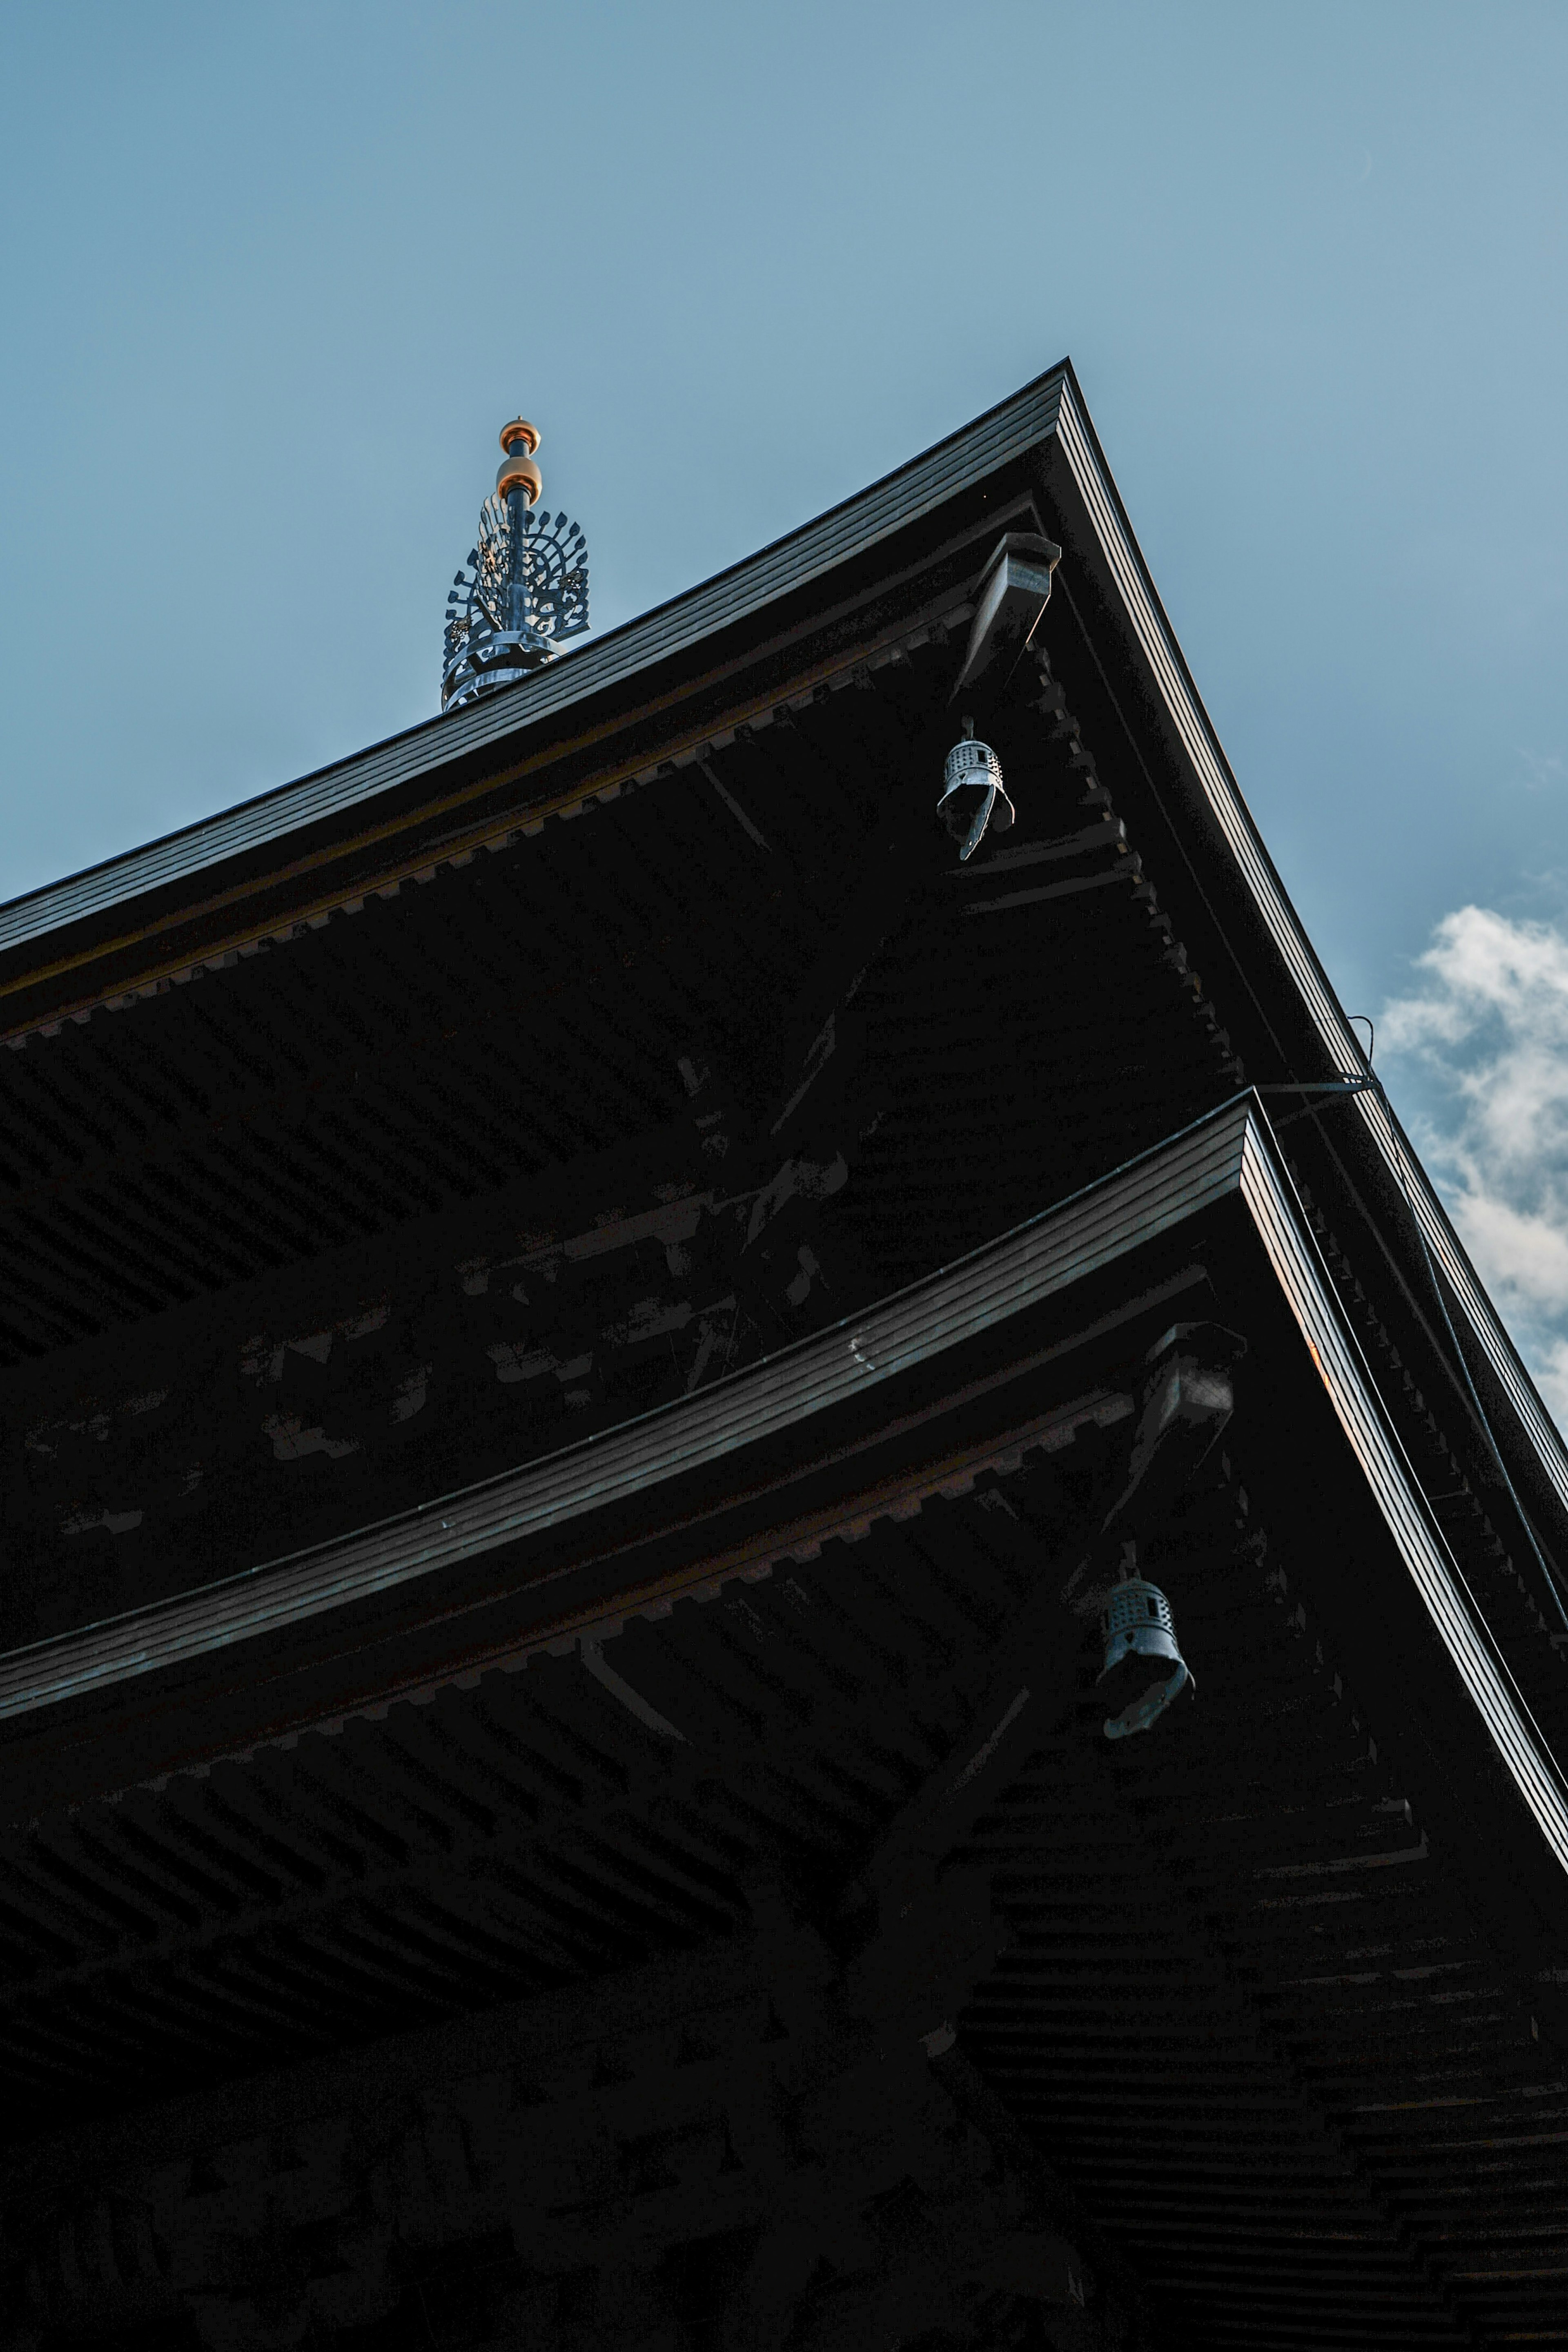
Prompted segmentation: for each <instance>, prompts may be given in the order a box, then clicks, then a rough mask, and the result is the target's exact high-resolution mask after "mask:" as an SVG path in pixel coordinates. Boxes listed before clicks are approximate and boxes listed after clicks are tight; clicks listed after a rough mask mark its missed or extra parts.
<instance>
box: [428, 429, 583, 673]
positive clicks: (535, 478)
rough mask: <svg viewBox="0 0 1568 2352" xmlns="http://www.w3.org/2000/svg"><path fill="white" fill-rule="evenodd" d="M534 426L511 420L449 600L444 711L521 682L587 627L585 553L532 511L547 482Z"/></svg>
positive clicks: (574, 533) (577, 535) (571, 533)
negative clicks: (475, 537) (474, 542)
mask: <svg viewBox="0 0 1568 2352" xmlns="http://www.w3.org/2000/svg"><path fill="white" fill-rule="evenodd" d="M538 446H539V436H538V430H537V428H536V427H535V426H534V425H530V424H529V423H528V420H527V418H526V417H522V416H514V417H513V419H512V421H511V423H510V424H509V425H503V426H502V427H501V448H502V451H503V453H504V454H503V456H502V458H501V463H500V465H499V467H497V472H496V488H495V490H494V492H493V493H492V495H491V496H490V497H489V498H487V499H486V501H485V503H484V505H483V506H482V507H481V508H480V509H479V544H478V546H477V547H473V548H470V549H469V551H468V562H467V566H466V568H465V570H464V571H462V572H458V574H457V575H456V578H455V581H454V582H453V585H452V591H451V593H450V594H449V595H448V597H447V599H446V635H445V638H444V644H443V647H442V664H441V707H442V709H443V710H458V709H462V708H463V706H464V704H465V703H469V702H476V701H477V700H478V698H479V697H480V696H481V695H484V694H495V693H497V692H498V691H499V689H500V688H502V687H504V686H515V685H516V684H517V680H518V679H519V678H520V677H527V676H528V672H529V671H530V670H536V669H541V668H542V667H544V665H545V663H546V662H548V661H553V660H554V658H555V656H556V655H557V653H558V652H559V649H560V644H561V640H562V639H563V638H565V637H575V636H579V635H581V633H582V631H583V630H584V629H586V628H587V626H588V548H587V545H586V542H585V541H584V540H583V536H582V532H581V530H580V529H579V527H578V525H577V524H576V523H574V522H569V521H568V520H567V518H566V516H565V515H563V514H558V515H557V516H555V517H554V519H553V520H552V519H551V517H550V516H549V515H548V514H543V513H536V512H535V511H534V509H535V508H536V506H537V505H538V498H539V493H540V491H541V490H542V489H543V488H544V478H543V476H542V475H541V474H540V472H539V469H538V467H537V466H536V465H535V463H534V452H535V450H536V449H537V448H538Z"/></svg>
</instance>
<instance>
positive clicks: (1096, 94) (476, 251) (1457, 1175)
mask: <svg viewBox="0 0 1568 2352" xmlns="http://www.w3.org/2000/svg"><path fill="white" fill-rule="evenodd" d="M0 68H3V70H0V293H3V298H4V307H3V310H0V320H3V322H4V325H3V332H0V417H3V419H4V441H3V444H0V448H3V453H4V454H3V456H0V788H3V792H4V809H5V825H4V829H3V834H0V893H6V894H9V893H12V892H16V891H18V890H22V889H26V888H28V887H32V886H34V885H35V884H37V883H38V882H41V881H44V880H47V879H48V878H50V877H52V876H54V875H56V874H58V873H60V872H64V871H67V870H68V869H70V868H72V867H75V866H80V865H83V864H87V863H89V862H91V861H92V860H93V859H95V858H98V857H100V856H106V855H109V854H110V853H112V852H113V851H115V850H117V849H120V848H123V847H125V846H128V845H130V844H131V843H133V842H135V841H137V840H140V839H143V838H145V837H147V836H148V835H152V834H153V833H156V832H160V831H162V830H165V829H166V828H168V827H169V826H171V825H174V824H183V823H185V822H187V821H188V820H190V819H192V818H193V817H197V816H200V815H202V814H204V813H206V812H208V811H210V810H212V809H214V808H216V807H220V806H223V805H225V803H229V802H231V801H234V800H235V799H238V798H241V797H243V796H244V795H245V794H246V793H252V792H255V791H257V790H260V789H263V788H265V787H267V786H268V785H270V784H274V783H277V782H281V781H284V780H286V779H287V777H289V776H290V775H294V774H298V773H300V772H304V771H306V770H308V769H309V768H312V767H315V766H318V765H319V764H321V763H322V762H323V761H328V760H331V759H334V758H337V757H339V756H340V755H342V754H344V753H347V752H350V751H354V750H355V749H357V748H358V747H360V746H361V745H362V744H364V743H366V742H369V741H371V740H375V739H377V738H378V737H381V736H383V735H386V734H389V733H392V732H393V731H395V730H397V729H399V728H401V727H403V726H406V725H408V724H409V723H411V722H412V721H413V720H415V719H419V718H421V717H423V716H424V715H426V714H427V713H428V712H430V711H431V710H432V709H434V703H435V690H436V681H437V673H438V656H439V629H440V619H441V614H442V609H443V604H444V595H445V590H446V586H447V583H448V582H449V581H450V579H451V576H452V573H453V572H454V570H455V566H456V564H457V562H458V561H459V559H460V558H461V557H462V556H463V554H464V553H465V551H466V549H467V547H468V546H469V544H470V543H471V540H472V535H473V526H474V521H475V517H476V509H477V506H478V501H479V499H480V497H481V495H482V494H483V491H484V489H485V488H486V485H487V482H488V480H489V479H490V478H492V475H493V467H494V464H495V454H496V453H495V432H496V427H497V424H498V423H499V421H500V419H501V417H502V416H503V415H507V414H508V413H510V412H511V411H513V410H514V409H516V408H517V407H518V406H521V407H522V408H523V409H524V411H525V413H526V414H528V415H531V416H533V417H534V418H535V419H536V421H538V423H539V424H540V425H541V426H542V427H543V430H544V434H545V441H544V446H543V448H542V450H541V452H540V461H541V464H542V465H543V467H544V471H545V481H546V490H545V501H544V503H545V504H546V505H547V506H550V505H552V504H559V503H565V504H566V505H568V506H569V508H570V510H571V511H572V512H573V513H574V514H575V515H576V516H577V517H578V518H579V520H580V521H581V522H582V523H583V525H584V527H585V529H586V530H587V531H588V534H589V542H590V548H591V556H592V564H593V581H594V617H595V621H596V623H597V625H600V626H601V627H602V626H607V625H613V624H614V623H615V622H617V621H620V620H622V619H624V618H626V617H627V616H629V615H630V614H633V613H635V612H637V611H639V610H641V609H642V608H643V607H644V606H645V605H647V604H652V603H654V602H656V601H657V600H658V599H660V598H662V597H664V596H666V595H669V594H671V593H674V592H676V591H678V590H679V589H681V588H683V587H685V586H686V585H687V584H689V583H691V582H692V581H694V580H695V579H698V578H701V577H702V576H704V575H705V574H706V573H708V572H712V571H714V570H716V568H717V567H718V566H719V565H721V564H723V563H726V562H730V561H731V560H733V559H734V558H735V557H737V556H739V555H742V554H744V553H745V552H747V550H748V549H750V548H752V547H754V546H756V545H758V543H760V542H761V541H765V540H767V539H769V538H771V537H773V536H775V535H776V534H777V533H779V531H781V530H787V529H789V527H790V526H791V525H792V524H794V523H797V522H799V521H800V520H804V519H805V518H806V517H807V516H809V515H810V514H812V513H814V512H816V511H818V510H819V509H821V508H822V507H824V506H826V505H829V504H831V502H832V501H833V500H834V499H838V498H841V497H842V496H843V495H845V494H846V493H848V492H849V491H852V490H853V489H855V488H858V487H860V486H861V485H862V483H863V482H865V481H866V480H868V479H870V478H872V477H873V476H874V475H876V474H878V473H881V472H883V471H884V470H885V469H886V468H887V467H890V466H893V465H895V464H897V463H898V462H899V461H900V460H902V459H903V458H904V457H908V456H910V455H912V454H913V453H914V452H915V451H916V450H918V449H919V448H921V447H923V446H925V444H926V443H928V442H929V441H931V440H933V439H935V438H936V436H938V435H940V434H942V433H944V432H946V431H948V430H949V429H951V428H952V427H953V426H955V425H959V424H961V423H963V422H964V421H965V419H966V418H967V417H968V416H970V415H974V414H976V413H977V411H978V410H980V409H982V408H984V407H986V406H987V405H988V404H990V403H991V402H992V401H994V400H997V399H998V398H1000V397H1001V396H1003V395H1004V394H1006V393H1008V392H1009V391H1011V390H1012V389H1014V388H1015V387H1016V386H1017V385H1018V384H1019V383H1021V382H1023V381H1024V380H1025V379H1026V378H1028V377H1029V376H1030V375H1032V374H1034V373H1037V372H1038V371H1039V370H1040V368H1042V367H1044V366H1047V365H1049V364H1050V363H1051V362H1052V361H1054V360H1056V359H1057V358H1059V357H1060V356H1061V354H1062V353H1063V352H1071V355H1072V357H1073V359H1074V360H1075V362H1076V363H1077V365H1078V369H1079V373H1080V375H1081V377H1082V382H1083V384H1084V387H1085V390H1086V393H1087V396H1088V399H1089V402H1090V404H1091V407H1092V411H1093V414H1094V416H1095V419H1096V422H1097V424H1098V425H1099V427H1100V430H1101V433H1102V436H1103V439H1104V441H1105V444H1106V446H1107V449H1108V451H1109V454H1110V457H1111V462H1112V465H1113V467H1114V469H1115V471H1116V474H1117V477H1118V479H1119V480H1120V482H1121V485H1122V488H1123V491H1124V496H1125V498H1126V499H1127V502H1128V505H1129V508H1130V509H1131V512H1132V515H1133V519H1134V524H1135V526H1136V528H1137V530H1138V532H1139V534H1140V537H1141V539H1142V541H1143V544H1144V548H1145V552H1146V554H1147V556H1148V558H1149V561H1150V563H1151V566H1152V568H1153V570H1154V572H1155V579H1156V580H1157V582H1158V583H1159V585H1160V588H1161V590H1162V593H1163V594H1164V596H1165V598H1166V604H1167V605H1168V606H1169V609H1170V611H1171V614H1172V616H1173V618H1174V620H1175V622H1176V628H1177V630H1178V632H1179V634H1180V635H1181V637H1182V640H1183V643H1184V645H1185V646H1186V651H1187V655H1188V657H1189V659H1190V660H1191V662H1192V665H1193V667H1194V670H1195V672H1196V674H1197V679H1198V682H1199V685H1200V687H1201V688H1202V690H1203V692H1204V695H1205V697H1206V698H1207V702H1208V705H1209V708H1210V710H1211V712H1212V714H1213V716H1214V719H1215V721H1216V724H1217V726H1218V730H1219V732H1220V735H1221V737H1222V739H1223V740H1224V741H1225V743H1226V746H1227V749H1228V751H1229V753H1230V756H1231V760H1232V762H1233V764H1234V765H1235V767H1236V770H1237V772H1238V774H1239V777H1240V779H1241V782H1242V786H1243V789H1244V790H1245V791H1246V793H1247V794H1248V796H1249V800H1250V802H1251V804H1252V807H1253V809H1254V811H1255V813H1256V814H1257V816H1258V818H1259V821H1260V824H1261V825H1262V828H1263V831H1264V834H1265V835H1266V837H1267V838H1268V840H1269V843H1270V847H1271V848H1272V850H1273V852H1274V854H1275V856H1276V858H1277V859H1278V861H1279V863H1280V865H1281V869H1282V870H1283V873H1284V876H1285V878H1286V882H1287V885H1288V887H1290V889H1291V893H1292V895H1293V896H1294V898H1295V899H1296V902H1297V904H1298V906H1299V907H1300V908H1301V912H1302V914H1303V916H1304V918H1305V919H1306V921H1307V923H1308V926H1309V929H1311V930H1312V935H1313V937H1314V939H1315V940H1316V941H1317V943H1318V946H1319V948H1320V950H1321V951H1322V954H1323V957H1324V959H1325V961H1326V962H1327V964H1328V966H1329V969H1330V971H1331V972H1332V974H1333V977H1334V979H1335V981H1336V982H1337V983H1338V985H1339V986H1340V989H1341V991H1342V993H1343V996H1344V998H1345V1000H1346V1002H1347V1003H1348V1005H1349V1006H1350V1008H1351V1009H1352V1010H1353V1011H1358V1012H1359V1011H1363V1010H1365V1011H1370V1012H1373V1013H1384V1014H1385V1019H1384V1021H1383V1024H1382V1031H1383V1035H1384V1038H1385V1046H1384V1049H1383V1051H1384V1055H1385V1061H1386V1066H1387V1071H1388V1075H1389V1076H1390V1078H1391V1080H1392V1081H1393V1084H1394V1090H1395V1095H1396V1101H1397V1102H1398V1103H1399V1104H1400V1106H1401V1108H1403V1109H1404V1110H1405V1111H1406V1116H1407V1117H1408V1118H1410V1120H1411V1122H1412V1124H1413V1125H1414V1126H1415V1127H1416V1130H1417V1132H1418V1135H1419V1137H1420V1139H1421V1141H1422V1143H1423V1146H1424V1148H1425V1150H1427V1154H1428V1156H1429V1158H1430V1160H1431V1162H1432V1164H1433V1166H1434V1169H1435V1171H1436V1172H1437V1174H1438V1176H1439V1178H1440V1180H1441V1181H1443V1182H1444V1183H1445V1185H1446V1186H1447V1188H1448V1196H1449V1198H1450V1201H1451V1202H1453V1203H1454V1205H1455V1208H1456V1213H1457V1214H1458V1215H1459V1217H1460V1221H1461V1223H1462V1224H1464V1226H1465V1230H1466V1232H1467V1234H1468V1236H1469V1239H1470V1241H1471V1244H1472V1246H1473V1247H1475V1248H1476V1250H1477V1254H1478V1255H1479V1257H1480V1259H1481V1262H1482V1265H1483V1270H1484V1271H1486V1272H1487V1273H1488V1275H1489V1276H1490V1279H1491V1280H1492V1281H1493V1283H1494V1286H1496V1287H1497V1289H1498V1292H1499V1296H1500V1299H1501V1302H1502V1303H1503V1305H1504V1307H1505V1308H1506V1309H1507V1310H1508V1311H1509V1312H1511V1315H1512V1316H1513V1318H1514V1319H1515V1322H1516V1326H1517V1328H1519V1331H1520V1336H1521V1339H1523V1341H1524V1343H1525V1345H1526V1347H1527V1349H1528V1350H1529V1351H1530V1352H1531V1356H1532V1360H1534V1361H1535V1363H1536V1364H1537V1366H1538V1367H1539V1368H1540V1370H1541V1372H1542V1378H1543V1380H1544V1381H1546V1383H1547V1385H1548V1387H1549V1390H1550V1391H1551V1392H1552V1394H1553V1396H1554V1398H1555V1400H1556V1402H1557V1403H1558V1406H1559V1410H1560V1411H1562V1410H1564V1409H1568V1084H1565V1086H1564V1088H1563V1102H1562V1105H1561V1106H1560V1105H1559V1087H1558V1076H1557V1073H1558V1071H1559V1069H1560V1068H1561V1067H1562V1066H1563V1057H1564V1055H1568V1016H1565V1015H1564V1013H1563V1007H1565V1006H1568V663H1565V661H1564V658H1563V646H1564V634H1565V628H1568V555H1565V552H1564V551H1565V548H1568V300H1565V299H1564V298H1565V292H1568V268H1565V264H1568V135H1565V134H1564V129H1563V126H1564V123H1565V122H1568V8H1564V7H1563V6H1562V5H1540V6H1537V5H1506V0H1490V5H1486V6H1481V5H1467V6H1448V5H1442V0H1419V5H1406V0H1358V5H1354V6H1338V5H1321V0H1319V4H1318V5H1295V0H1268V5H1260V4H1259V0H1247V4H1246V5H1224V4H1221V5H1205V4H1204V0H1185V5H1177V0H1162V5H1155V6H1138V5H1129V6H1118V5H1104V0H1095V5H1089V0H1075V5H1052V0H1033V5H1011V4H1010V0H969V5H967V6H966V7H965V8H963V9H955V8H953V7H952V6H951V5H947V6H942V7H937V6H935V5H925V0H896V5H882V0H837V5H832V6H828V5H818V0H802V5H796V6H794V7H792V8H790V9H789V10H777V9H764V8H762V7H757V6H737V5H734V0H728V5H678V0H671V5H654V4H653V0H648V4H647V5H636V6H632V5H598V0H581V5H568V6H565V7H559V6H558V7H556V8H553V9H549V10H547V9H545V8H542V7H539V6H535V5H528V4H527V0H510V5H498V4H497V0H465V5H464V6H463V7H461V8H457V7H447V8H440V9H436V8H432V7H430V6H429V5H423V6H419V7H414V6H403V5H398V0H382V5H375V6H362V7H361V6H355V5H344V0H314V5H309V6H301V7H295V6H291V5H262V6H259V7H256V8H252V9H239V8H214V7H213V6H211V5H203V6H190V7H186V6H171V5H158V0H142V5H140V6H138V7H137V8H135V9H131V8H126V7H124V6H123V5H116V6H92V5H74V0H57V5H53V6H51V7H49V8H47V9H44V8H38V7H37V6H34V5H20V0H0ZM1394 1008H1399V1009H1394ZM1559 1040H1560V1046H1559V1042H1558V1041H1559ZM1553 1269H1558V1271H1557V1272H1554V1271H1553Z"/></svg>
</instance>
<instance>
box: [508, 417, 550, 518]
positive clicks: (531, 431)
mask: <svg viewBox="0 0 1568 2352" xmlns="http://www.w3.org/2000/svg"><path fill="white" fill-rule="evenodd" d="M501 446H502V448H503V449H504V450H505V451H506V456H505V457H503V458H502V460H501V462H500V464H499V466H497V468H496V495H497V498H501V499H504V498H505V497H506V495H507V491H508V490H521V492H522V494H523V496H524V497H525V498H526V499H527V500H528V504H529V506H534V505H537V503H538V496H539V492H540V491H541V490H542V489H543V488H544V486H545V478H544V476H543V475H542V474H541V473H540V471H539V469H538V467H537V466H536V465H535V463H534V451H535V450H536V449H537V448H538V446H539V429H538V425H530V424H529V423H528V418H527V417H526V416H514V417H513V419H512V421H511V423H510V424H509V425H502V427H501Z"/></svg>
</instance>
